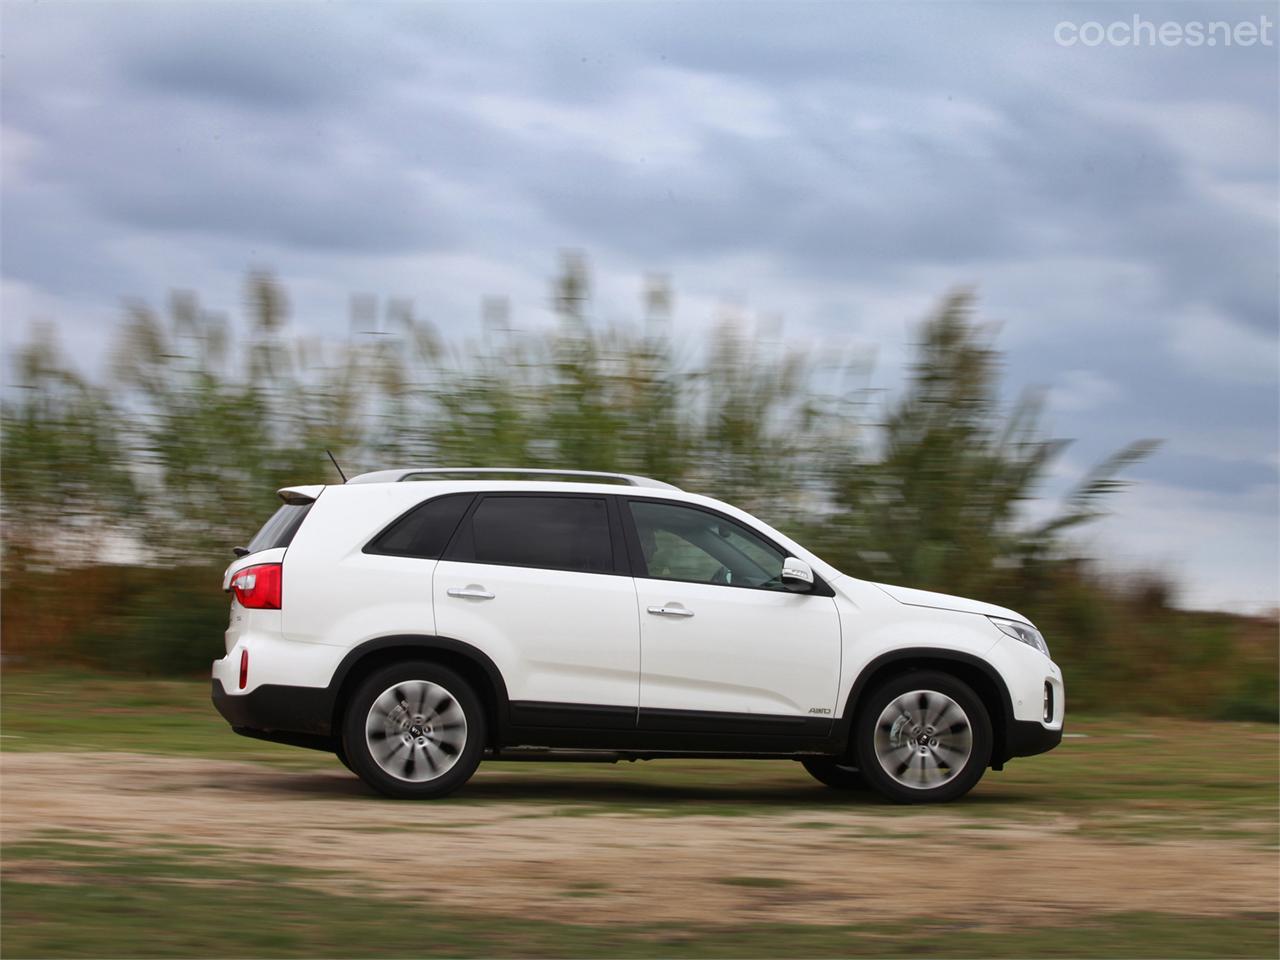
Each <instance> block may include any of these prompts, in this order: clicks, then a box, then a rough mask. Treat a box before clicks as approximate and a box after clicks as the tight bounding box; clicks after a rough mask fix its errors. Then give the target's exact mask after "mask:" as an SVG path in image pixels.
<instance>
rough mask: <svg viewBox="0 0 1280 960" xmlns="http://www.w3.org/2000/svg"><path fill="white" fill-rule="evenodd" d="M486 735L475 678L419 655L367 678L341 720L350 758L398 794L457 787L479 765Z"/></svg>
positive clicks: (438, 793) (359, 770)
mask: <svg viewBox="0 0 1280 960" xmlns="http://www.w3.org/2000/svg"><path fill="white" fill-rule="evenodd" d="M485 736H486V730H485V717H484V707H483V705H482V704H481V702H480V697H479V696H478V695H477V694H476V692H475V690H473V689H472V687H471V685H470V684H469V683H467V681H466V680H464V679H462V677H461V676H459V675H458V674H457V673H455V672H454V671H452V670H450V669H449V668H447V667H442V666H440V665H439V664H435V663H427V662H419V661H411V662H405V663H397V664H393V665H391V666H388V667H384V668H382V669H381V670H378V671H376V672H374V673H373V674H371V675H370V676H368V677H367V678H365V680H364V681H363V682H362V683H361V684H360V686H359V687H357V688H356V691H355V693H354V694H353V695H352V697H351V699H350V701H349V702H348V704H347V709H346V712H345V715H344V716H343V720H342V749H343V752H344V753H345V754H346V760H347V763H348V765H349V766H350V767H351V769H352V770H353V771H354V772H355V774H356V775H357V776H358V777H359V778H360V779H361V780H363V781H364V782H365V783H367V784H368V785H369V786H371V787H373V789H375V790H377V791H378V792H379V793H383V794H386V795H387V796H388V797H394V798H396V799H398V800H431V799H435V798H437V797H443V796H446V795H448V794H450V793H452V792H453V791H455V790H457V789H458V788H459V787H460V786H462V785H463V784H464V783H466V782H467V781H468V780H469V779H471V775H472V774H473V773H475V771H476V767H478V766H479V765H480V755H481V753H482V752H483V751H484V744H485Z"/></svg>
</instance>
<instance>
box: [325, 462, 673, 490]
mask: <svg viewBox="0 0 1280 960" xmlns="http://www.w3.org/2000/svg"><path fill="white" fill-rule="evenodd" d="M513 473H514V474H527V475H529V476H533V477H581V478H583V482H589V481H590V479H592V478H599V479H605V480H618V481H621V482H622V483H625V484H626V485H628V486H631V487H653V488H658V489H663V490H679V489H680V488H679V487H677V486H675V485H674V484H670V483H664V482H663V481H661V480H654V479H653V478H651V477H638V476H635V475H634V474H630V473H611V472H609V471H605V470H546V469H535V468H529V467H413V468H407V469H402V470H379V471H377V472H375V473H366V474H362V475H361V476H358V477H352V478H351V480H350V481H349V482H350V483H380V482H381V483H386V482H399V481H405V480H435V479H445V478H447V477H451V476H456V477H466V476H477V475H479V476H484V475H486V474H499V475H501V474H513Z"/></svg>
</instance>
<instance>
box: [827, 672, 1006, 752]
mask: <svg viewBox="0 0 1280 960" xmlns="http://www.w3.org/2000/svg"><path fill="white" fill-rule="evenodd" d="M914 670H938V671H940V672H942V673H948V674H951V675H952V676H954V677H955V678H956V679H958V680H962V681H964V682H965V683H967V684H968V685H969V686H970V687H971V688H972V689H973V692H974V693H975V694H977V696H978V698H979V699H980V700H981V701H982V704H983V706H984V707H986V708H987V713H988V714H989V715H990V717H991V735H992V738H993V742H992V744H991V766H992V767H993V768H994V769H996V770H999V769H1000V768H1001V767H1003V766H1004V762H1005V761H1006V760H1008V759H1009V756H1010V753H1009V724H1010V722H1011V721H1012V719H1013V699H1012V697H1011V696H1010V694H1009V687H1008V685H1007V684H1006V683H1005V681H1004V678H1003V677H1001V676H1000V673H999V672H998V671H997V670H996V668H995V667H993V666H992V665H991V664H990V663H988V662H987V661H985V660H983V659H982V658H981V657H977V656H975V655H974V654H971V653H965V652H963V651H960V650H948V649H946V648H941V647H903V648H901V649H898V650H890V651H888V652H886V653H882V654H880V655H879V656H878V657H876V658H875V659H873V660H872V661H871V662H870V663H868V664H867V665H866V666H865V667H864V668H863V669H862V671H861V672H860V673H859V674H858V677H857V679H856V680H854V682H853V687H852V688H851V689H850V690H849V697H848V699H847V700H846V701H845V706H844V712H843V714H841V716H840V718H839V720H838V721H837V723H838V724H839V725H840V728H839V733H838V736H839V737H840V740H841V742H843V743H844V744H845V745H846V749H847V748H848V745H849V742H850V737H851V735H852V733H853V722H854V718H855V717H856V716H857V715H858V710H859V709H860V708H861V706H862V700H863V697H865V696H866V694H868V693H869V692H870V691H872V690H874V689H875V688H876V687H878V686H879V685H880V684H882V683H884V682H885V681H886V680H889V679H892V678H893V677H896V676H900V675H902V674H904V673H910V672H912V671H914Z"/></svg>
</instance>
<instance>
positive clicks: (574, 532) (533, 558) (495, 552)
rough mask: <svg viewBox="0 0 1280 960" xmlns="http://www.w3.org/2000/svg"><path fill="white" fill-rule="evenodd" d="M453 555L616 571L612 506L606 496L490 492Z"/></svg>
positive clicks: (585, 570)
mask: <svg viewBox="0 0 1280 960" xmlns="http://www.w3.org/2000/svg"><path fill="white" fill-rule="evenodd" d="M447 559H450V560H461V561H467V562H471V563H493V564H499V565H502V566H513V567H542V568H545V569H549V570H574V571H579V572H582V573H612V572H613V541H612V539H611V538H610V535H609V510H608V506H607V504H606V503H605V501H604V498H603V497H528V496H524V497H522V496H516V495H512V496H488V497H485V498H484V499H483V500H481V501H480V504H479V505H478V506H477V507H476V509H475V512H474V513H472V515H471V520H470V522H469V523H466V524H464V525H463V529H462V530H461V531H460V532H459V535H458V540H457V542H456V543H455V544H454V545H453V546H452V547H450V550H449V556H448V558H447Z"/></svg>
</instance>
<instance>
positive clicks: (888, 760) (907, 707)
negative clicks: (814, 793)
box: [853, 670, 992, 803]
mask: <svg viewBox="0 0 1280 960" xmlns="http://www.w3.org/2000/svg"><path fill="white" fill-rule="evenodd" d="M939 721H942V722H939ZM853 736H854V756H855V757H856V758H857V760H858V767H859V770H860V771H861V772H862V775H863V777H864V778H865V779H866V781H867V784H868V785H869V786H870V787H871V788H872V789H873V790H875V791H876V792H877V793H879V794H880V795H881V796H883V797H885V798H886V799H889V800H892V801H893V802H895V803H943V802H945V801H948V800H955V799H956V798H958V797H962V796H964V795H965V794H966V793H968V792H969V791H970V790H972V789H973V788H974V786H975V785H976V784H977V783H978V781H979V780H981V779H982V775H983V774H984V773H986V771H987V765H988V764H989V763H990V761H991V744H992V737H991V718H990V716H989V715H988V714H987V709H986V707H985V706H984V705H983V703H982V700H981V699H979V697H978V695H977V694H975V693H974V692H973V690H972V689H971V688H970V687H969V686H968V684H966V683H963V682H962V681H960V680H958V679H956V678H955V677H953V676H951V675H950V674H947V673H941V672H938V671H933V670H927V671H926V670H920V671H915V672H912V673H907V674H903V675H902V676H899V677H894V678H892V679H890V680H888V681H886V682H885V683H883V684H881V685H880V686H879V687H877V688H876V689H875V690H873V691H872V692H871V693H870V694H869V695H868V696H867V697H866V699H865V700H864V701H863V703H862V706H861V708H860V709H859V711H858V716H857V719H856V721H855V723H854V731H853Z"/></svg>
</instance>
